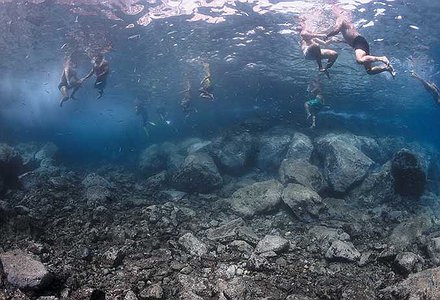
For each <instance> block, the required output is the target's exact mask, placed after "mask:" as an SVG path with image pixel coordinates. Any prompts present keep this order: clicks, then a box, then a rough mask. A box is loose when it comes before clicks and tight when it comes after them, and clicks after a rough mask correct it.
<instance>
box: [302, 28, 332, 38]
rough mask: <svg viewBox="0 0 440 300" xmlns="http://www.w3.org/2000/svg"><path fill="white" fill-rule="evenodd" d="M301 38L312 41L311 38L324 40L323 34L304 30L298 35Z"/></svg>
mask: <svg viewBox="0 0 440 300" xmlns="http://www.w3.org/2000/svg"><path fill="white" fill-rule="evenodd" d="M300 35H301V38H303V39H313V38H325V37H326V35H325V33H318V32H316V33H315V32H311V31H307V30H304V31H302V32H301V33H300Z"/></svg>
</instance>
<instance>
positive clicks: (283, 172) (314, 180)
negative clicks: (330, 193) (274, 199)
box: [279, 159, 327, 192]
mask: <svg viewBox="0 0 440 300" xmlns="http://www.w3.org/2000/svg"><path fill="white" fill-rule="evenodd" d="M279 176H280V181H281V183H283V184H286V183H299V184H301V185H303V186H306V187H308V188H310V189H312V190H314V191H315V192H320V191H323V190H324V189H325V188H326V187H327V184H326V182H325V179H324V177H323V176H322V174H321V172H320V171H319V168H318V167H317V166H314V165H312V164H311V163H309V162H308V161H306V160H303V159H284V160H283V162H282V163H281V167H280V171H279Z"/></svg>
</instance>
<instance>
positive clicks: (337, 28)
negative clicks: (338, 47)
mask: <svg viewBox="0 0 440 300" xmlns="http://www.w3.org/2000/svg"><path fill="white" fill-rule="evenodd" d="M343 24H344V22H343V20H341V19H338V20H336V24H335V25H334V26H333V27H331V28H329V29H327V30H326V31H329V30H330V32H328V33H327V34H326V35H325V37H326V38H329V37H331V36H335V35H337V34H338V33H339V32H341V29H342V25H343Z"/></svg>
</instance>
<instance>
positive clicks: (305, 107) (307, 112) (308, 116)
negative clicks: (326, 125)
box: [304, 102, 312, 120]
mask: <svg viewBox="0 0 440 300" xmlns="http://www.w3.org/2000/svg"><path fill="white" fill-rule="evenodd" d="M304 109H305V110H306V119H307V120H308V119H309V118H310V117H311V116H312V114H311V113H310V108H309V105H308V104H307V102H306V103H304Z"/></svg>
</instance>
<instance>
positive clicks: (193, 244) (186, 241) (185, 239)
mask: <svg viewBox="0 0 440 300" xmlns="http://www.w3.org/2000/svg"><path fill="white" fill-rule="evenodd" d="M179 244H180V245H182V247H183V248H184V249H185V250H186V251H188V252H189V253H190V254H191V255H195V256H199V257H200V256H203V255H205V254H206V253H208V248H207V247H206V245H205V244H204V243H202V242H201V241H200V240H199V239H198V238H196V237H195V236H194V235H193V234H192V233H190V232H189V233H186V234H185V235H183V236H181V237H180V238H179Z"/></svg>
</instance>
